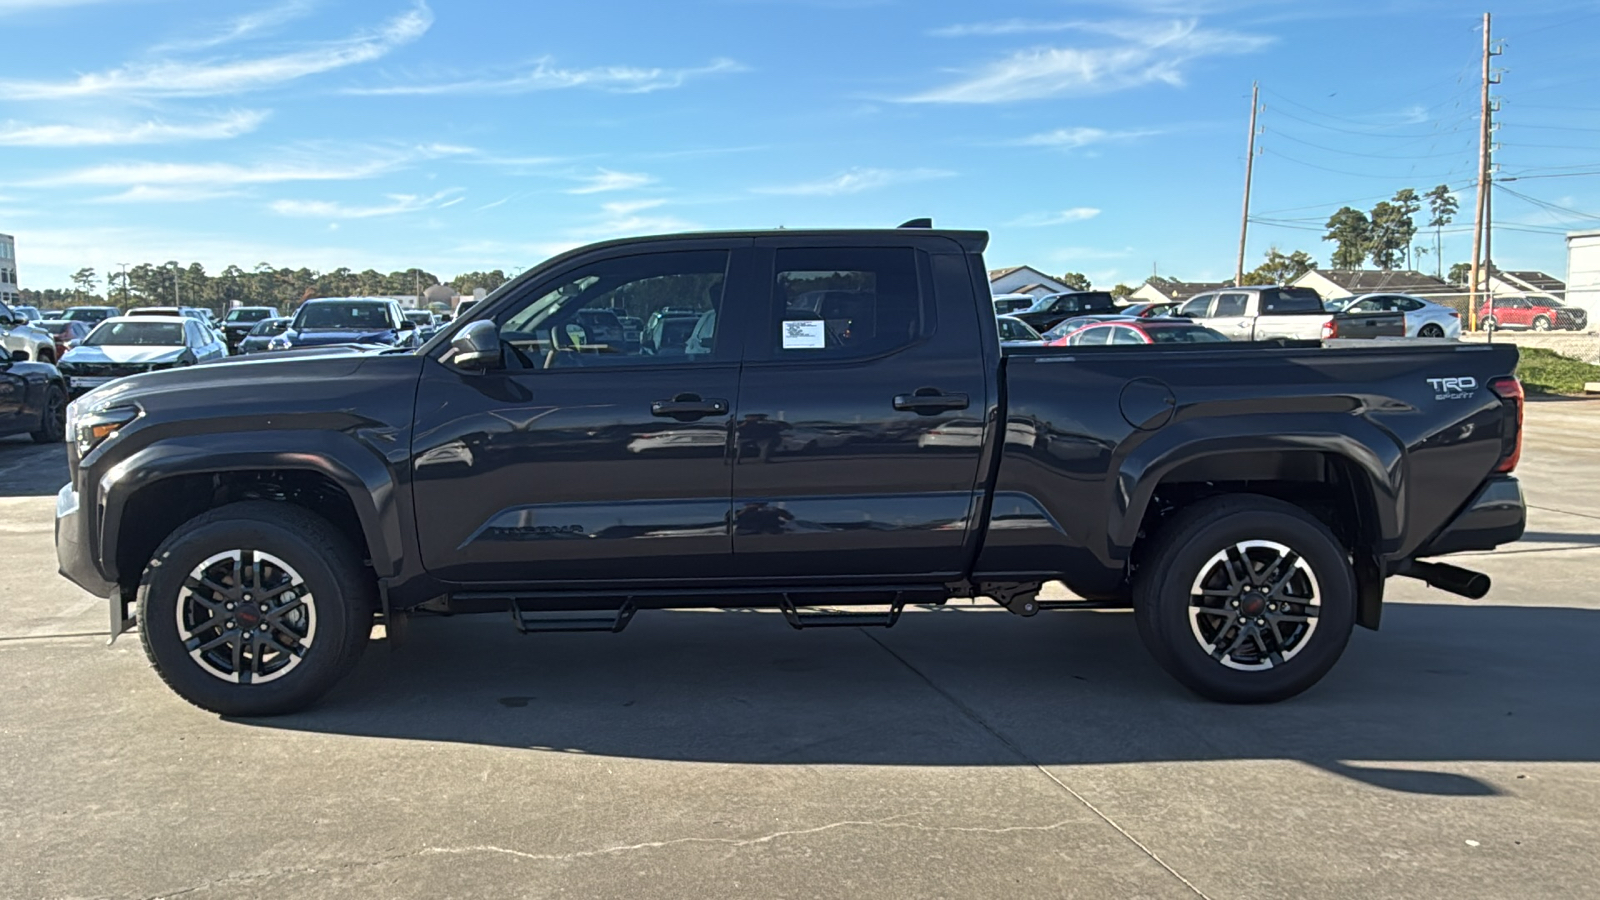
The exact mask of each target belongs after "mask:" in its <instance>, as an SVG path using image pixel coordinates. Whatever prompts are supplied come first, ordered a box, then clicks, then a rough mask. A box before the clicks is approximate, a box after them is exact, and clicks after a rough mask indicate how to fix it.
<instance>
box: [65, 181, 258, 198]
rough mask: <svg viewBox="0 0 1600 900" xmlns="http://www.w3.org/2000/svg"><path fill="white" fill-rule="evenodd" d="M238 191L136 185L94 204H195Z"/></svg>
mask: <svg viewBox="0 0 1600 900" xmlns="http://www.w3.org/2000/svg"><path fill="white" fill-rule="evenodd" d="M240 193H241V192H240V191H234V190H228V189H227V188H217V187H184V186H181V185H160V186H153V185H148V184H136V185H134V186H133V187H131V188H128V189H127V190H125V191H123V192H122V193H120V194H109V195H107V196H104V197H96V198H94V200H93V202H95V203H195V202H198V201H202V200H217V199H220V198H223V197H237V196H239V194H240Z"/></svg>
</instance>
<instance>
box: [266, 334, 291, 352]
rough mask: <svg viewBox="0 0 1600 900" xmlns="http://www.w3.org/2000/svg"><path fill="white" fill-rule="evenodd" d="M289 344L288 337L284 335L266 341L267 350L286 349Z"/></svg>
mask: <svg viewBox="0 0 1600 900" xmlns="http://www.w3.org/2000/svg"><path fill="white" fill-rule="evenodd" d="M289 346H290V345H289V339H288V338H286V337H275V338H273V339H272V340H270V341H267V349H268V350H287V349H289Z"/></svg>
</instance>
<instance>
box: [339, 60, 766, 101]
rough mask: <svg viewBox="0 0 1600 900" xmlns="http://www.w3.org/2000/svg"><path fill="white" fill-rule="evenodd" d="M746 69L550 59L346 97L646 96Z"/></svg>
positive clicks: (725, 63)
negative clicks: (513, 69)
mask: <svg viewBox="0 0 1600 900" xmlns="http://www.w3.org/2000/svg"><path fill="white" fill-rule="evenodd" d="M742 71H745V67H744V66H742V65H740V64H739V63H737V62H734V61H733V60H731V59H715V60H712V61H711V62H710V63H709V64H707V65H704V66H700V67H698V68H688V69H664V68H659V67H641V66H601V67H597V68H593V69H564V68H561V67H560V66H557V65H555V64H554V62H553V61H551V60H550V59H549V58H545V59H540V60H536V61H535V62H534V63H533V68H532V69H529V70H528V71H525V72H518V73H514V74H507V75H489V76H484V77H479V78H466V79H462V80H458V81H442V82H435V83H432V84H396V85H387V86H384V87H365V88H350V89H349V90H347V91H346V92H345V93H348V94H362V95H368V96H412V95H418V94H525V93H529V92H532V91H553V90H563V89H567V88H591V89H593V90H599V91H610V92H612V93H617V94H648V93H651V92H653V91H660V90H667V89H669V88H676V87H682V86H683V84H684V82H686V81H688V80H689V79H691V78H699V77H701V76H704V75H722V74H727V73H730V72H742Z"/></svg>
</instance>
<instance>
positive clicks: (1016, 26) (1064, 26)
mask: <svg viewBox="0 0 1600 900" xmlns="http://www.w3.org/2000/svg"><path fill="white" fill-rule="evenodd" d="M1081 27H1083V23H1082V22H1076V21H1073V22H1041V21H1039V20H1037V19H1005V20H1003V21H999V22H972V23H969V24H966V25H946V26H944V27H943V28H935V29H933V30H931V31H929V32H928V34H930V35H932V36H933V37H946V38H960V37H996V36H1000V35H1010V34H1038V33H1040V32H1052V31H1071V30H1072V29H1074V28H1081Z"/></svg>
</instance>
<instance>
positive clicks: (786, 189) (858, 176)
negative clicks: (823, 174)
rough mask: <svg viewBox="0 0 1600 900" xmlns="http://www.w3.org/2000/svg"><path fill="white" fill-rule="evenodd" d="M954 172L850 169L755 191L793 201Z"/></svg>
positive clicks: (882, 186) (942, 176)
mask: <svg viewBox="0 0 1600 900" xmlns="http://www.w3.org/2000/svg"><path fill="white" fill-rule="evenodd" d="M954 175H955V173H954V172H946V171H944V170H942V169H862V168H856V169H851V170H849V171H848V172H841V173H839V174H838V175H835V176H833V177H831V178H824V179H822V180H821V181H807V182H802V183H800V184H789V185H780V186H778V187H767V188H757V189H756V193H758V194H788V195H792V196H797V197H837V196H840V195H842V194H859V193H861V192H862V191H871V190H877V189H878V188H884V187H889V186H890V185H895V184H905V183H907V182H911V181H930V180H932V179H935V178H950V177H952V176H954Z"/></svg>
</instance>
